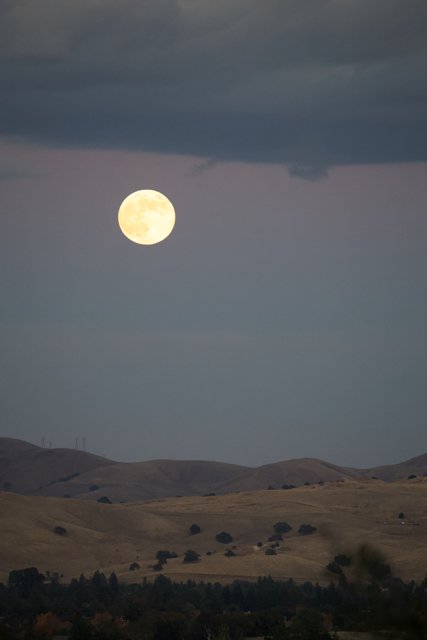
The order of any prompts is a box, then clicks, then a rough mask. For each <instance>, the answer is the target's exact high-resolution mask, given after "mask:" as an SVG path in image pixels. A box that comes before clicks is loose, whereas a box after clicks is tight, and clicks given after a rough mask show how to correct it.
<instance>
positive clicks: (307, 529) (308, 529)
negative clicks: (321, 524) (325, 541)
mask: <svg viewBox="0 0 427 640" xmlns="http://www.w3.org/2000/svg"><path fill="white" fill-rule="evenodd" d="M315 531H317V529H316V527H313V526H312V525H311V524H302V525H300V528H299V529H298V533H299V534H300V536H308V535H310V534H311V533H314V532H315Z"/></svg>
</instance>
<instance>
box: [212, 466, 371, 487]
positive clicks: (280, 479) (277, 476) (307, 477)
mask: <svg viewBox="0 0 427 640" xmlns="http://www.w3.org/2000/svg"><path fill="white" fill-rule="evenodd" d="M357 476H360V474H359V473H358V471H357V470H356V469H346V470H344V469H343V468H342V467H338V466H336V465H333V464H330V463H329V462H324V461H323V460H317V459H316V458H298V459H295V460H284V461H282V462H276V463H274V464H266V465H263V466H262V467H258V468H256V469H248V470H247V471H245V472H243V473H241V474H240V475H239V476H237V478H233V479H232V480H231V481H229V482H224V483H222V484H221V485H220V486H219V487H218V489H219V490H220V492H221V493H225V492H228V491H256V490H258V489H267V488H268V487H269V486H272V487H274V488H276V489H280V488H281V487H282V486H283V485H284V484H288V485H295V486H297V487H298V486H301V485H303V484H304V483H306V482H308V483H310V484H312V483H317V482H325V481H331V480H338V479H344V478H347V479H349V478H354V477H357Z"/></svg>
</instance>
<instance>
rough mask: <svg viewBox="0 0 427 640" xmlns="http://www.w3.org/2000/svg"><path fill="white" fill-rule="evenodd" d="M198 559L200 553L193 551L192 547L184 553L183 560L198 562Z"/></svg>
mask: <svg viewBox="0 0 427 640" xmlns="http://www.w3.org/2000/svg"><path fill="white" fill-rule="evenodd" d="M199 560H200V555H199V554H198V553H197V552H196V551H193V549H188V551H186V552H185V553H184V559H183V562H198V561H199Z"/></svg>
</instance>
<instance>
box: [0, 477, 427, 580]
mask: <svg viewBox="0 0 427 640" xmlns="http://www.w3.org/2000/svg"><path fill="white" fill-rule="evenodd" d="M426 499H427V481H426V480H425V479H417V480H412V481H402V482H396V483H390V484H386V483H383V482H380V481H370V480H365V481H346V482H337V483H330V484H325V485H324V486H318V485H317V486H313V487H301V488H299V489H294V490H291V491H257V492H247V493H233V494H228V495H224V496H212V497H201V496H196V497H186V498H165V499H160V500H155V501H150V502H145V503H139V504H138V503H129V504H123V505H120V504H117V505H103V504H98V503H93V502H89V501H83V500H66V499H60V498H46V497H26V496H21V495H16V494H11V493H2V494H0V513H1V521H0V580H3V581H4V580H5V579H7V574H8V572H9V571H10V570H11V569H16V568H23V567H26V566H37V567H38V568H39V570H42V571H46V570H50V571H59V572H60V573H64V575H65V577H66V578H70V577H72V576H75V575H78V574H79V573H80V572H85V573H86V574H90V573H91V572H93V571H94V570H95V569H101V570H103V571H105V572H110V571H112V570H114V571H116V573H117V574H118V575H119V576H120V577H121V578H123V579H132V580H137V579H140V578H142V577H143V576H144V575H147V576H153V575H155V574H154V572H153V571H152V569H151V568H150V567H151V565H152V564H153V563H154V556H155V552H156V551H157V550H158V549H169V550H174V551H176V552H177V553H178V554H179V555H180V556H181V557H179V558H177V559H175V560H169V561H168V563H167V565H166V566H165V570H164V573H165V574H166V575H169V576H170V577H172V578H174V579H177V580H180V579H186V578H189V577H191V578H196V579H205V580H206V579H209V580H232V579H233V578H235V577H242V578H249V579H250V578H255V577H257V576H258V575H267V574H270V575H272V576H274V577H277V578H288V577H293V578H294V579H296V580H300V581H304V580H320V581H329V580H330V579H331V574H328V573H327V572H326V571H325V566H326V564H327V563H328V562H329V561H330V560H331V559H332V557H333V556H334V555H335V554H336V553H339V552H348V551H351V549H352V548H354V547H355V545H357V544H359V543H360V542H365V541H367V542H371V543H372V544H375V545H377V546H378V547H380V548H381V549H382V550H383V551H384V552H385V553H386V555H387V557H388V559H389V561H390V562H391V564H392V566H393V569H394V570H395V572H396V574H397V575H400V576H401V577H403V578H405V579H411V578H414V579H421V578H423V577H424V576H425V571H426V570H425V567H426V564H427V563H426V560H427V548H426V544H425V541H426V539H427V509H426V508H425V504H426ZM400 511H404V512H405V514H406V521H405V524H404V525H403V524H400V522H399V520H398V518H397V515H398V513H399V512H400ZM278 520H285V521H287V522H289V523H290V524H291V525H292V526H293V530H292V531H291V533H290V534H288V535H287V536H286V537H285V538H286V539H285V540H284V542H282V543H281V547H280V549H279V553H278V555H277V556H272V557H268V556H265V555H264V550H263V549H261V550H256V548H255V544H256V543H257V542H258V541H263V542H264V543H266V540H267V537H268V536H269V535H270V534H271V533H272V526H273V524H274V523H275V522H277V521H278ZM192 523H197V524H199V525H200V526H201V528H202V533H201V534H199V535H196V536H190V535H189V532H188V527H189V526H190V525H191V524H192ZM301 523H309V524H313V525H315V526H317V527H318V533H316V534H314V535H312V536H304V537H302V536H298V535H297V533H296V529H297V528H298V526H299V525H300V524H301ZM57 525H61V526H63V527H65V528H66V529H67V531H68V533H67V535H65V536H63V537H62V536H58V535H56V534H55V533H53V531H52V530H53V528H54V527H55V526H57ZM223 529H225V530H226V531H229V532H230V533H231V534H232V535H233V537H234V542H233V544H235V545H236V547H237V549H236V551H235V552H236V553H237V557H234V558H226V557H224V555H223V553H224V551H225V549H226V548H228V545H225V546H224V545H221V544H220V543H217V542H216V541H215V534H216V533H218V532H219V531H221V530H223ZM188 548H192V549H194V550H195V551H197V552H198V553H200V554H201V556H202V560H201V562H199V563H197V564H183V563H182V554H183V553H184V551H185V550H186V549H188ZM207 551H212V552H214V553H213V554H212V555H211V556H206V552H207ZM135 560H136V561H138V562H139V564H140V565H141V568H140V570H138V571H135V572H129V571H128V567H129V564H130V562H132V561H135Z"/></svg>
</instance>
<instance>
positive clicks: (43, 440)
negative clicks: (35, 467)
mask: <svg viewBox="0 0 427 640" xmlns="http://www.w3.org/2000/svg"><path fill="white" fill-rule="evenodd" d="M45 444H46V443H45V437H44V436H43V438H42V449H44V448H45Z"/></svg>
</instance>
